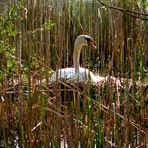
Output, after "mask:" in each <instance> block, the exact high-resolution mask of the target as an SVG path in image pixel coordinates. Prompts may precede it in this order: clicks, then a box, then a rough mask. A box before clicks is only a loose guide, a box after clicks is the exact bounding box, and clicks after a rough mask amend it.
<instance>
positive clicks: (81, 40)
mask: <svg viewBox="0 0 148 148" xmlns="http://www.w3.org/2000/svg"><path fill="white" fill-rule="evenodd" d="M75 44H79V45H81V46H89V47H92V48H95V49H96V48H97V46H96V44H95V42H94V40H93V39H92V38H91V37H90V36H88V35H79V36H78V37H77V39H76V41H75Z"/></svg>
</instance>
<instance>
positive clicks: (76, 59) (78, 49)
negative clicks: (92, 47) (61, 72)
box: [73, 42, 82, 73]
mask: <svg viewBox="0 0 148 148" xmlns="http://www.w3.org/2000/svg"><path fill="white" fill-rule="evenodd" d="M81 48H82V45H81V44H79V43H77V42H76V43H75V45H74V53H73V64H74V69H75V72H76V73H78V72H79V59H80V52H81Z"/></svg>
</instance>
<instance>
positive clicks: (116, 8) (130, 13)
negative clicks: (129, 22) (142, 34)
mask: <svg viewBox="0 0 148 148" xmlns="http://www.w3.org/2000/svg"><path fill="white" fill-rule="evenodd" d="M98 2H99V3H100V4H101V5H103V6H105V7H107V8H110V9H115V10H119V11H121V12H124V13H126V14H128V15H130V16H131V17H134V18H138V19H142V20H148V18H143V17H139V16H136V15H143V16H148V14H147V13H142V12H137V11H132V10H127V9H123V8H119V7H113V6H110V5H107V4H105V3H103V2H102V1H100V0H98ZM132 13H133V14H136V15H133V14H132Z"/></svg>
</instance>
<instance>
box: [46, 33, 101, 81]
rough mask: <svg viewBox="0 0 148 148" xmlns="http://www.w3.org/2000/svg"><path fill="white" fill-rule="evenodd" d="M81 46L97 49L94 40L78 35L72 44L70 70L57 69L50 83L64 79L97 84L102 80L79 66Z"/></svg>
mask: <svg viewBox="0 0 148 148" xmlns="http://www.w3.org/2000/svg"><path fill="white" fill-rule="evenodd" d="M82 46H89V47H92V48H95V49H96V48H97V47H96V44H95V42H94V40H93V39H92V38H91V37H90V36H88V35H79V36H78V37H77V39H76V41H75V44H74V53H73V65H74V67H71V68H63V69H58V70H57V71H56V72H54V73H53V75H52V76H51V78H50V79H49V80H50V82H53V81H56V80H58V79H66V80H73V81H75V80H78V81H84V80H90V81H91V82H98V81H100V80H103V79H104V78H103V77H98V76H95V75H94V74H93V73H92V72H91V71H89V70H88V69H86V68H82V67H80V66H79V58H80V53H81V49H82Z"/></svg>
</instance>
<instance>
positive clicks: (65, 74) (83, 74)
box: [50, 67, 99, 82]
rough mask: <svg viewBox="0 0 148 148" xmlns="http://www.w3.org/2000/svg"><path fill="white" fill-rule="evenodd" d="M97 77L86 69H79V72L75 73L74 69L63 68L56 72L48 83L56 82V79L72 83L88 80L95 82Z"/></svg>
mask: <svg viewBox="0 0 148 148" xmlns="http://www.w3.org/2000/svg"><path fill="white" fill-rule="evenodd" d="M98 78H99V77H97V76H95V75H94V74H93V73H92V72H91V71H89V70H88V69H86V68H83V67H79V72H78V73H76V72H75V68H68V67H67V68H63V69H59V70H57V71H56V72H55V73H54V74H53V75H52V77H51V78H50V81H56V80H57V79H65V80H73V81H77V80H78V81H85V80H90V81H92V82H96V81H97V80H98Z"/></svg>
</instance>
